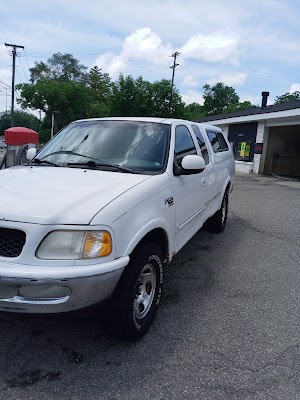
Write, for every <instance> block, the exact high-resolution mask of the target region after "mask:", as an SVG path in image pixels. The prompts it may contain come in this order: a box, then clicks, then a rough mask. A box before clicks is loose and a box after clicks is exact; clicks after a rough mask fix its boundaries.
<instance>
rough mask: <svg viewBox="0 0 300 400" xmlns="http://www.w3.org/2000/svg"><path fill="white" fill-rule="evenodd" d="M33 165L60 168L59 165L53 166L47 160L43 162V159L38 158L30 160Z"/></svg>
mask: <svg viewBox="0 0 300 400" xmlns="http://www.w3.org/2000/svg"><path fill="white" fill-rule="evenodd" d="M33 163H35V164H39V165H41V164H48V165H53V166H54V167H61V165H58V164H55V163H54V162H51V161H48V160H43V159H40V158H34V159H33V160H32V164H33Z"/></svg>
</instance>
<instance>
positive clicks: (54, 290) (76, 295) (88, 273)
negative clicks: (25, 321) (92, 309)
mask: <svg viewBox="0 0 300 400" xmlns="http://www.w3.org/2000/svg"><path fill="white" fill-rule="evenodd" d="M128 262H129V257H121V258H119V259H117V260H114V261H110V262H107V263H102V264H96V265H92V266H91V267H88V266H81V267H80V268H79V267H76V268H74V267H73V268H72V270H71V271H70V266H67V267H63V266H61V267H46V268H45V267H44V268H37V267H36V266H29V265H28V266H26V265H20V264H11V263H6V262H0V310H1V311H10V312H24V313H61V312H68V311H72V310H78V309H80V308H84V307H88V306H90V305H93V304H96V303H98V302H100V301H102V300H105V299H106V298H108V297H109V296H111V295H112V293H113V291H114V289H115V287H116V285H117V283H118V281H119V279H120V276H121V274H122V272H123V270H124V268H125V266H126V265H127V264H128ZM99 272H100V273H99Z"/></svg>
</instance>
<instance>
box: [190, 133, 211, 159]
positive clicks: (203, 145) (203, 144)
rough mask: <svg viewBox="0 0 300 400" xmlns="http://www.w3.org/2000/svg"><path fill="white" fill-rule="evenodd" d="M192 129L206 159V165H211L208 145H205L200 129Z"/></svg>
mask: <svg viewBox="0 0 300 400" xmlns="http://www.w3.org/2000/svg"><path fill="white" fill-rule="evenodd" d="M192 128H193V131H194V133H195V135H196V137H197V140H198V143H199V146H200V150H201V154H202V157H203V158H204V161H205V164H206V165H207V164H209V155H208V151H207V148H206V144H205V141H204V138H203V136H202V133H201V132H200V129H199V128H198V126H197V125H192Z"/></svg>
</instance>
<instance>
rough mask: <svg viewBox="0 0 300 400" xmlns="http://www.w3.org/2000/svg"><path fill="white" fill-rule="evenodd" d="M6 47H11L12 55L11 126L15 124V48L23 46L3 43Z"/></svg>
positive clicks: (22, 47)
mask: <svg viewBox="0 0 300 400" xmlns="http://www.w3.org/2000/svg"><path fill="white" fill-rule="evenodd" d="M5 46H6V47H12V57H13V65H12V80H11V111H10V126H11V127H13V126H14V125H15V73H16V56H17V50H16V49H23V50H24V46H19V45H17V44H10V43H5Z"/></svg>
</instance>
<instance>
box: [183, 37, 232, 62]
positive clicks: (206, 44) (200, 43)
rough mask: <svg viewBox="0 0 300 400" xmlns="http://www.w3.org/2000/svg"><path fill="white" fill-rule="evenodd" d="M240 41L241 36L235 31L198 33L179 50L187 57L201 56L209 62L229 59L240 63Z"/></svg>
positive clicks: (228, 60)
mask: <svg viewBox="0 0 300 400" xmlns="http://www.w3.org/2000/svg"><path fill="white" fill-rule="evenodd" d="M238 42H239V37H238V35H237V34H236V33H234V32H229V31H228V32H227V31H218V32H213V33H211V34H208V35H204V34H201V33H198V34H196V35H194V36H192V37H191V38H190V39H189V40H188V41H187V42H186V43H185V44H184V45H183V46H182V47H181V48H180V50H179V51H180V52H181V53H182V54H183V55H184V56H186V57H195V58H200V59H203V60H205V61H208V62H217V61H219V62H220V61H227V62H228V63H230V64H232V65H238V55H239V52H238Z"/></svg>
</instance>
